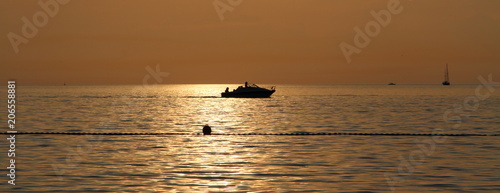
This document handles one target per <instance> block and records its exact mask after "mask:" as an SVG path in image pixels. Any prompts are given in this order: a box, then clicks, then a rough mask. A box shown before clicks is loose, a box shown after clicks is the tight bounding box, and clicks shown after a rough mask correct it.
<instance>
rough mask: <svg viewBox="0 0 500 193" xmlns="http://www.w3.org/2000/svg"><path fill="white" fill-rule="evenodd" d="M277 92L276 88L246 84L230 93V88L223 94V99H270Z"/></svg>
mask: <svg viewBox="0 0 500 193" xmlns="http://www.w3.org/2000/svg"><path fill="white" fill-rule="evenodd" d="M275 91H276V89H275V87H274V86H273V87H271V89H267V88H261V87H259V86H257V85H255V84H252V85H249V84H248V82H245V86H239V87H238V88H237V89H234V90H233V91H231V92H230V91H229V87H227V88H226V91H225V92H223V93H221V96H222V97H235V98H269V97H271V95H272V94H273V93H274V92H275Z"/></svg>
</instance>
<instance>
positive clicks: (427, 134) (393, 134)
mask: <svg viewBox="0 0 500 193" xmlns="http://www.w3.org/2000/svg"><path fill="white" fill-rule="evenodd" d="M1 134H4V135H203V133H83V132H78V133H76V132H17V133H7V132H3V133H1ZM212 135H293V136H295V135H301V136H302V135H372V136H373V135H385V136H499V134H472V133H457V134H446V133H437V134H431V133H212Z"/></svg>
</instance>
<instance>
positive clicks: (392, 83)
mask: <svg viewBox="0 0 500 193" xmlns="http://www.w3.org/2000/svg"><path fill="white" fill-rule="evenodd" d="M387 85H396V83H394V82H391V83H389V84H387Z"/></svg>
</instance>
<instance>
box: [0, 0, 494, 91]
mask: <svg viewBox="0 0 500 193" xmlns="http://www.w3.org/2000/svg"><path fill="white" fill-rule="evenodd" d="M66 1H68V0H64V1H63V0H60V2H59V3H58V4H51V3H54V2H57V1H56V0H23V1H18V0H2V1H0V26H1V27H0V34H2V36H1V37H2V41H1V42H2V43H1V44H0V67H1V70H0V80H1V81H6V80H8V79H12V78H15V79H16V80H17V81H18V82H19V84H62V83H63V82H66V83H68V84H141V83H143V80H144V79H145V77H152V76H151V75H150V72H151V71H155V69H156V66H157V65H158V66H159V69H160V71H161V72H165V73H168V76H165V77H162V79H161V81H160V83H164V84H169V83H243V82H244V81H249V82H254V83H271V84H287V83H289V84H386V83H389V82H395V83H398V84H440V83H441V82H442V81H443V71H444V67H445V64H446V63H448V64H449V65H450V77H451V82H452V84H476V83H478V81H477V77H478V76H480V75H483V76H487V75H488V74H493V79H494V80H500V52H499V51H500V35H499V34H500V1H494V0H413V1H409V0H401V1H397V0H370V1H365V0H240V1H238V0H233V1H228V0H192V1H187V0H72V1H69V2H67V3H66ZM39 2H42V4H43V3H45V4H46V5H48V6H40V5H39ZM47 2H48V3H47ZM214 2H215V4H216V5H217V6H214ZM398 2H399V4H398ZM64 3H66V4H64ZM56 5H57V6H56ZM224 10H226V11H224ZM391 10H392V12H391ZM373 13H377V14H376V15H379V16H378V19H377V16H374V15H373ZM383 13H389V14H388V15H390V18H389V17H387V14H385V15H384V14H383ZM34 16H35V17H34ZM23 18H24V19H23ZM221 18H223V20H221ZM366 26H368V28H366ZM377 26H378V27H377ZM33 28H35V30H33ZM356 28H358V29H360V31H361V33H360V32H359V31H358V30H356ZM342 42H344V45H350V46H351V47H350V48H351V49H349V50H350V51H351V53H350V55H349V57H348V58H350V60H351V61H350V62H349V61H348V60H347V59H346V54H344V53H343V50H342V48H341V47H342V46H341V43H342ZM352 48H355V49H352ZM16 49H17V50H16ZM353 50H356V52H357V53H356V52H353ZM16 52H17V53H16ZM148 69H149V71H148ZM152 80H153V79H150V80H149V82H154V81H152Z"/></svg>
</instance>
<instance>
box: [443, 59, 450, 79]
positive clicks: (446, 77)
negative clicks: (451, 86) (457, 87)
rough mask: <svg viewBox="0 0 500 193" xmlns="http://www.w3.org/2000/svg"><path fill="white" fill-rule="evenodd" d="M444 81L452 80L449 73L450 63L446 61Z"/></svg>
mask: <svg viewBox="0 0 500 193" xmlns="http://www.w3.org/2000/svg"><path fill="white" fill-rule="evenodd" d="M444 81H446V82H449V81H450V77H449V75H448V63H446V69H445V71H444Z"/></svg>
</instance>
